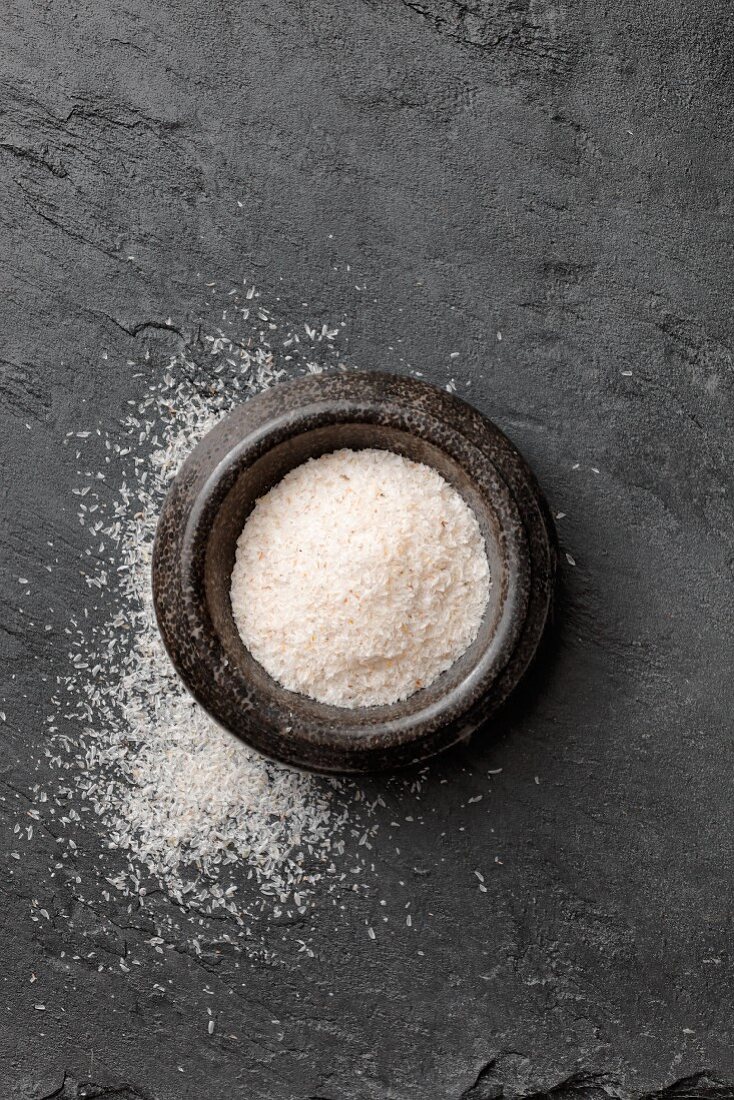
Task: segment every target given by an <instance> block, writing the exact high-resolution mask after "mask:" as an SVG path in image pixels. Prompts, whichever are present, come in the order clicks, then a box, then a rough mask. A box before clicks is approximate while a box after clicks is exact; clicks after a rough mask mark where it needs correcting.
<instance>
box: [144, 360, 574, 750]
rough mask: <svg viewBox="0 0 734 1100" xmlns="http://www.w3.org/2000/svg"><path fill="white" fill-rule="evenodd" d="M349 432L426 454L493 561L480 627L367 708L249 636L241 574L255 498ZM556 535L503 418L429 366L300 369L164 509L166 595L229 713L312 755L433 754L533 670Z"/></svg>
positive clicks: (164, 627) (161, 604)
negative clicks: (499, 424)
mask: <svg viewBox="0 0 734 1100" xmlns="http://www.w3.org/2000/svg"><path fill="white" fill-rule="evenodd" d="M340 447H352V448H359V447H382V448H385V449H388V450H392V451H396V452H398V453H400V454H403V455H405V456H407V457H408V458H411V459H414V460H415V461H418V462H426V463H428V464H430V465H432V466H434V467H436V468H437V469H438V470H439V472H440V473H441V474H442V475H443V476H444V477H445V478H446V479H447V480H448V481H449V482H450V483H451V484H452V485H454V487H455V488H456V489H457V490H458V491H459V492H460V493H461V494H462V496H463V497H464V499H465V500H466V501H467V502H468V504H469V505H470V506H471V507H472V508H473V509H474V512H475V514H476V515H477V518H478V520H479V524H480V527H481V528H482V531H483V534H484V537H485V541H486V545H487V553H488V557H489V565H490V570H491V575H492V588H491V592H490V600H489V604H488V607H487V611H486V614H485V617H484V622H483V624H482V627H481V629H480V632H479V636H478V637H477V639H476V641H475V642H474V643H473V645H472V646H470V648H469V649H468V650H467V652H466V653H465V654H464V655H463V656H462V657H461V658H460V659H459V660H458V661H457V662H456V664H454V665H453V666H452V668H450V669H449V670H448V671H447V672H445V673H444V674H443V675H442V676H440V677H439V678H438V679H437V680H435V681H434V683H433V684H431V685H429V686H428V687H427V688H424V689H422V690H421V691H419V692H416V694H415V695H413V696H411V697H410V698H409V699H406V700H404V701H403V702H400V703H395V704H392V705H390V706H383V707H365V708H360V709H355V710H349V709H344V708H341V707H333V706H327V705H325V704H323V703H317V702H315V701H314V700H312V699H308V698H306V697H305V696H303V695H298V694H296V693H295V692H291V691H287V690H286V689H285V688H282V687H281V686H280V685H279V684H277V683H276V682H275V681H274V680H273V679H272V678H271V677H270V676H269V675H268V674H267V673H266V672H265V670H264V669H263V668H262V666H261V665H259V664H258V663H257V662H256V661H255V660H254V659H253V657H252V656H251V655H250V653H249V652H248V650H247V649H246V648H245V646H244V645H243V643H242V640H241V639H240V636H239V634H238V632H237V628H236V626H235V623H234V619H233V616H232V610H231V606H230V599H229V586H230V577H231V573H232V568H233V565H234V558H235V547H236V542H237V539H238V537H239V534H240V532H241V531H242V528H243V526H244V523H245V520H246V518H247V516H248V515H249V513H250V511H251V509H252V507H253V506H254V503H255V501H256V500H257V499H258V497H261V496H262V495H263V494H264V493H266V492H267V491H268V489H270V488H271V487H272V486H273V485H274V484H276V483H277V482H278V481H279V480H280V479H281V478H282V477H283V476H284V475H285V474H286V473H287V472H288V471H289V470H291V469H293V468H294V467H295V466H298V465H300V464H301V463H302V462H305V461H306V460H307V459H308V458H311V457H315V456H318V455H321V454H325V453H327V452H330V451H333V450H336V449H338V448H340ZM556 558H557V550H556V538H555V531H554V528H553V522H552V520H551V517H550V512H549V510H548V507H547V505H546V503H545V501H544V499H543V496H542V494H541V492H540V489H539V487H538V485H537V483H536V480H535V478H534V476H533V474H532V472H531V471H530V469H529V467H528V465H527V463H526V462H525V461H524V459H523V458H522V456H521V455H520V454H519V453H518V451H517V450H516V449H515V447H514V446H513V445H512V444H511V443H510V441H509V440H508V439H507V438H506V437H505V436H504V435H503V434H502V432H500V431H499V429H498V428H496V427H495V425H494V424H492V423H491V422H490V421H488V420H487V419H485V418H484V417H483V416H481V415H480V413H479V412H477V410H476V409H473V408H472V407H471V406H470V405H467V404H466V403H465V402H463V401H460V400H459V399H458V398H456V397H454V396H452V395H450V394H448V393H446V392H444V391H443V390H439V389H436V388H435V387H433V386H430V385H428V384H427V383H425V382H421V381H418V380H417V379H414V378H403V377H399V376H395V375H389V374H378V373H369V374H368V373H361V372H348V373H338V374H322V375H316V376H311V377H308V378H303V379H300V380H298V381H296V382H291V383H288V384H285V385H282V386H277V387H276V388H274V389H272V390H269V391H268V392H266V393H264V394H262V395H261V396H259V397H256V398H253V399H252V400H250V401H248V402H246V403H245V404H243V405H240V406H239V407H238V408H236V409H235V410H234V411H233V412H232V413H231V414H230V415H229V416H227V417H226V418H225V419H224V420H223V421H222V422H221V423H220V424H218V425H217V427H216V428H214V429H213V431H211V432H210V433H209V434H208V435H207V436H206V437H205V438H204V439H203V440H202V441H201V443H200V444H199V445H198V447H196V449H195V450H194V451H193V452H192V453H191V455H190V456H189V458H188V459H187V460H186V462H185V463H184V465H183V467H182V468H181V470H180V471H179V473H178V475H177V477H176V479H175V481H174V482H173V485H172V487H171V490H170V492H169V494H168V497H167V498H166V501H165V503H164V505H163V510H162V512H161V517H160V521H159V524H158V531H157V535H156V541H155V547H154V551H153V596H154V600H155V607H156V613H157V616H158V623H159V626H160V629H161V633H162V635H163V639H164V641H165V644H166V647H167V649H168V652H169V654H170V656H171V660H172V661H173V663H174V665H175V666H176V668H177V670H178V672H179V673H180V675H181V677H182V678H183V680H184V683H185V684H186V685H187V687H188V688H189V690H190V691H191V692H192V693H193V695H194V696H195V697H196V698H197V699H198V701H199V702H200V703H201V704H202V705H203V706H204V707H205V708H206V709H207V710H208V711H209V713H210V714H211V715H212V717H213V718H215V719H216V720H217V721H218V722H219V723H221V725H223V726H225V727H226V728H227V729H229V730H231V731H232V733H234V734H236V735H237V736H238V737H241V738H242V740H243V741H246V742H247V743H248V744H250V745H253V746H255V748H257V749H259V750H260V752H262V753H264V754H265V755H267V756H270V757H273V758H275V759H278V760H282V761H285V762H287V763H289V764H293V765H296V766H298V767H303V768H311V769H314V770H317V771H327V772H363V771H373V770H378V769H385V768H394V767H399V766H403V765H407V764H410V763H414V762H416V761H419V760H423V759H425V758H426V757H429V756H432V755H433V754H434V753H436V752H439V751H440V750H441V749H445V748H447V747H448V746H449V745H452V744H454V743H455V742H456V741H458V740H460V739H462V738H465V737H467V736H468V735H469V734H470V733H472V732H473V731H474V730H475V729H476V728H477V727H478V726H479V725H480V723H481V722H483V721H484V720H485V719H486V718H487V717H488V716H489V715H490V714H491V712H492V711H493V710H494V709H495V708H496V707H497V706H498V705H499V704H500V703H501V702H502V701H503V700H504V699H505V698H506V697H507V695H508V694H509V692H510V691H511V690H512V689H513V688H514V687H515V685H516V684H517V682H518V681H519V679H520V677H521V676H522V674H523V673H524V672H525V670H526V668H527V667H528V664H529V663H530V661H531V659H532V657H533V654H534V653H535V651H536V649H537V646H538V643H539V641H540V638H541V635H542V633H543V630H544V627H545V625H546V622H547V619H548V616H549V613H550V608H551V604H552V598H553V588H554V580H555V571H556Z"/></svg>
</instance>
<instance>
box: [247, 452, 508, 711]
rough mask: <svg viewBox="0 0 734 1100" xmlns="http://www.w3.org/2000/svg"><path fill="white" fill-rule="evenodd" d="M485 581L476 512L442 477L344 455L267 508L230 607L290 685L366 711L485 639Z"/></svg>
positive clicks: (373, 456)
mask: <svg viewBox="0 0 734 1100" xmlns="http://www.w3.org/2000/svg"><path fill="white" fill-rule="evenodd" d="M489 585H490V577H489V565H488V562H487V553H486V549H485V545H484V539H483V538H482V534H481V531H480V529H479V524H478V523H477V519H476V516H475V515H474V513H473V512H472V510H471V509H470V508H469V507H468V505H467V504H466V502H465V501H464V500H463V498H462V497H461V496H460V495H459V493H457V491H456V490H455V489H453V488H452V487H451V486H450V485H449V484H448V482H447V481H446V480H445V479H444V478H443V477H441V475H440V474H439V473H438V472H437V471H436V470H434V469H432V468H431V467H430V466H426V465H423V464H422V463H418V462H412V461H411V460H410V459H407V458H404V457H403V456H402V455H398V454H394V453H393V452H391V451H381V450H361V451H351V450H341V451H335V452H334V453H333V454H327V455H323V456H322V457H320V458H316V459H311V460H310V461H309V462H306V463H304V464H303V465H302V466H299V467H297V468H296V469H295V470H292V471H291V472H290V473H289V474H287V475H286V477H284V478H283V480H282V481H281V482H279V484H277V485H276V486H275V487H274V488H273V489H271V490H270V492H268V493H266V495H265V496H264V497H262V498H261V499H260V500H259V501H258V502H257V504H256V505H255V507H254V509H253V511H252V513H251V514H250V516H249V518H248V520H247V522H246V524H245V527H244V530H243V531H242V534H241V535H240V537H239V540H238V542H237V557H236V562H235V567H234V571H233V573H232V589H231V599H232V610H233V612H234V617H235V621H236V623H237V627H238V629H239V632H240V635H241V637H242V640H243V641H244V643H245V645H246V646H247V648H248V649H249V650H250V652H251V653H252V655H253V657H254V658H255V659H256V660H257V661H259V662H260V664H261V665H262V666H263V667H264V668H265V669H266V671H267V672H268V673H269V674H270V675H271V676H272V677H273V678H274V679H276V680H277V681H278V682H279V683H280V684H282V685H283V686H284V687H286V688H289V689H290V690H291V691H297V692H301V693H303V694H304V695H308V696H310V697H311V698H312V699H318V700H319V701H320V702H323V703H331V704H333V705H336V706H340V707H366V706H376V705H378V704H384V703H394V702H396V701H397V700H399V699H405V698H407V697H408V696H409V695H412V694H413V692H415V691H418V689H419V688H422V687H426V686H427V685H428V684H430V683H431V682H432V681H433V680H435V679H436V677H437V676H439V675H440V673H442V672H444V671H445V670H446V669H447V668H449V667H450V666H451V665H452V664H453V663H454V662H455V661H456V660H457V658H458V657H460V656H461V654H462V653H464V651H465V650H466V649H467V648H468V646H469V645H471V643H472V642H473V641H474V639H475V638H476V636H477V633H478V631H479V626H480V624H481V621H482V617H483V614H484V611H485V608H486V606H487V601H488V599H489Z"/></svg>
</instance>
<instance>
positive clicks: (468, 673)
mask: <svg viewBox="0 0 734 1100" xmlns="http://www.w3.org/2000/svg"><path fill="white" fill-rule="evenodd" d="M342 447H349V448H352V449H354V450H359V449H362V448H366V447H376V448H382V449H386V450H390V451H394V452H396V453H397V454H401V455H404V456H406V457H407V458H410V459H413V460H414V461H416V462H424V463H426V464H427V465H430V466H432V467H434V468H435V469H436V470H438V472H439V473H440V474H441V475H442V476H443V477H444V478H445V479H446V480H447V481H448V482H449V484H450V485H452V486H453V487H454V488H455V489H456V490H457V491H458V492H459V493H460V494H461V496H462V497H463V498H464V500H465V501H466V503H467V504H468V505H469V506H470V507H471V508H472V510H473V511H474V514H475V515H476V517H477V521H478V523H479V526H480V529H481V531H482V534H483V536H484V540H485V545H486V549H487V557H488V561H489V568H490V577H491V587H490V595H489V603H488V605H487V609H486V612H485V615H484V619H483V622H482V625H481V627H480V630H479V634H478V636H477V638H476V640H475V641H474V643H473V644H472V645H471V646H470V647H469V649H468V650H467V651H466V652H465V653H464V654H463V656H462V657H460V658H459V660H458V661H457V662H456V663H455V664H454V665H453V666H452V667H451V668H450V669H448V670H447V671H446V672H445V673H443V674H442V675H441V676H439V677H438V678H437V679H436V680H435V681H434V682H433V683H432V684H430V685H428V687H426V688H423V689H421V690H420V691H417V692H416V693H415V694H414V695H412V696H410V697H409V698H408V699H405V700H403V701H401V702H398V703H393V704H390V705H389V706H382V707H369V708H355V709H347V708H342V707H334V706H329V705H326V704H323V703H318V702H316V701H315V700H312V699H309V698H308V697H307V696H304V695H300V694H297V693H295V692H292V691H289V690H287V689H286V688H283V687H281V686H280V685H279V684H278V683H277V682H276V681H275V680H273V679H272V677H271V676H270V675H269V674H268V673H267V672H266V671H265V669H264V668H263V667H262V666H261V665H260V664H259V663H258V662H257V661H255V659H254V658H253V657H252V656H251V654H250V653H249V651H248V650H247V648H246V647H245V645H244V643H243V642H242V639H241V638H240V635H239V632H238V630H237V626H236V624H235V621H234V617H233V614H232V606H231V602H230V581H231V574H232V569H233V567H234V561H235V551H236V544H237V539H238V538H239V536H240V533H241V531H242V528H243V527H244V524H245V521H246V520H247V517H248V515H249V514H250V512H251V511H252V509H253V507H254V505H255V503H256V501H257V500H258V498H259V497H261V496H263V495H264V494H265V493H266V492H268V490H269V489H270V488H272V487H273V486H274V485H275V484H277V482H278V481H280V480H281V478H283V477H284V476H285V474H287V473H288V472H289V471H290V470H292V469H294V468H295V467H296V466H299V465H301V464H302V463H303V462H305V461H307V459H309V458H315V457H318V456H319V455H322V454H326V453H329V452H331V451H335V450H338V449H339V448H342ZM511 588H512V575H511V568H510V563H509V561H508V554H507V540H506V538H505V532H504V531H503V529H502V524H501V522H500V518H499V515H498V513H497V511H495V509H494V508H493V506H492V501H491V499H490V498H489V497H488V495H487V494H486V493H483V492H482V491H481V489H480V487H479V486H478V485H477V484H476V483H475V481H474V480H473V479H472V477H470V475H469V474H468V473H467V471H466V470H465V469H464V468H463V467H462V466H461V465H460V464H459V463H458V462H456V461H455V460H454V459H453V458H452V457H451V456H450V455H448V454H447V453H446V452H445V451H443V450H441V449H440V448H439V447H437V446H435V445H434V444H432V443H430V442H428V441H427V440H425V439H422V438H420V437H418V436H415V435H412V434H410V433H409V432H406V431H403V430H400V429H398V428H394V427H389V426H382V425H375V424H366V423H337V424H333V423H332V424H329V425H327V426H325V427H318V428H315V429H312V430H308V431H303V432H300V433H298V434H295V435H293V436H292V437H290V438H288V439H286V440H285V441H284V442H281V443H279V444H277V445H276V446H274V447H273V448H271V449H270V450H268V451H267V452H266V453H265V454H263V455H262V456H261V457H260V458H259V459H257V460H256V461H255V462H253V463H251V464H247V465H245V466H244V468H243V469H242V470H241V471H240V472H239V474H238V476H237V477H236V480H235V482H234V484H233V485H232V486H231V488H229V489H228V490H227V491H226V493H225V494H224V495H223V497H222V499H221V501H219V502H218V506H217V511H216V515H215V518H214V521H213V523H212V526H211V529H210V532H209V535H208V539H207V545H206V556H205V568H204V589H205V600H206V604H207V609H208V612H209V616H210V618H211V622H212V625H213V627H214V629H215V631H216V633H217V635H218V638H219V641H220V644H221V646H222V649H223V651H224V654H225V655H226V659H227V662H228V664H229V665H230V667H231V668H232V669H233V670H237V672H238V674H239V675H241V676H242V677H244V678H245V679H246V680H247V682H248V684H249V685H250V687H251V688H252V689H253V690H254V691H255V692H256V694H257V695H258V696H260V697H261V698H267V700H268V702H269V704H270V705H271V706H274V707H275V708H276V709H277V710H282V712H283V714H284V715H292V714H293V712H294V711H296V712H297V713H298V714H300V715H302V716H304V717H306V716H308V717H309V718H310V719H312V720H313V721H315V722H317V723H318V722H320V721H323V722H324V723H326V724H328V725H330V726H332V727H333V726H334V724H335V723H338V722H339V721H341V722H342V723H345V724H347V725H348V726H349V727H350V729H351V730H352V731H354V732H358V729H359V727H360V726H362V725H364V726H365V727H366V728H367V727H369V728H370V729H371V728H373V727H374V723H375V720H376V719H378V720H379V719H383V718H384V719H385V720H398V722H399V723H400V724H402V722H401V721H400V720H404V721H406V722H410V721H413V720H415V718H416V716H418V715H421V716H423V715H424V714H425V713H426V712H431V711H433V710H435V708H437V707H440V706H442V705H443V704H444V703H445V702H446V700H447V699H449V698H450V697H452V696H453V695H454V693H456V692H458V691H465V690H466V689H467V687H471V682H472V680H474V679H476V680H477V681H478V680H480V679H481V677H482V676H483V674H484V672H485V671H486V667H487V663H488V661H489V660H490V659H491V656H492V653H493V652H495V651H496V650H497V649H498V648H499V647H500V646H501V645H502V643H503V635H504V634H506V632H507V628H508V626H509V624H508V618H510V617H511V614H510V609H509V608H508V592H509V591H510V590H511Z"/></svg>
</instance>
